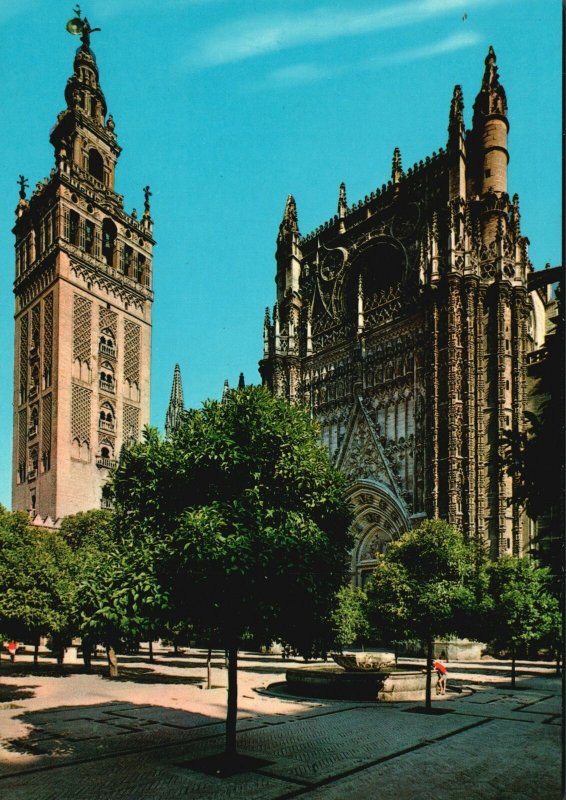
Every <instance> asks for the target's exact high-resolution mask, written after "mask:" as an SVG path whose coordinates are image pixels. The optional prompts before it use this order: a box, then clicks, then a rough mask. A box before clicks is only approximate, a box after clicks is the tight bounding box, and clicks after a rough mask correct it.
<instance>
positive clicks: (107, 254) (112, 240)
mask: <svg viewBox="0 0 566 800" xmlns="http://www.w3.org/2000/svg"><path fill="white" fill-rule="evenodd" d="M116 235H117V231H116V226H115V225H114V223H113V222H112V220H111V219H108V218H106V219H105V220H104V221H103V223H102V255H103V258H104V260H105V261H106V263H107V264H109V265H110V266H111V267H113V266H114V259H115V251H116Z"/></svg>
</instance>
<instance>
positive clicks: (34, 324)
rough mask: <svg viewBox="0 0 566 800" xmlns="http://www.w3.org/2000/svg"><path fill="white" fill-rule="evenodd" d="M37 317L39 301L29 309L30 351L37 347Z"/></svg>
mask: <svg viewBox="0 0 566 800" xmlns="http://www.w3.org/2000/svg"><path fill="white" fill-rule="evenodd" d="M39 317H40V307H39V303H37V304H36V305H35V306H34V307H33V308H32V310H31V349H32V352H33V351H34V350H35V349H39V336H40V333H39Z"/></svg>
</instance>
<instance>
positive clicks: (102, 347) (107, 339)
mask: <svg viewBox="0 0 566 800" xmlns="http://www.w3.org/2000/svg"><path fill="white" fill-rule="evenodd" d="M98 349H99V351H100V352H101V353H103V355H106V356H112V357H113V358H116V342H115V341H114V334H113V333H112V331H111V330H109V329H108V328H105V329H104V330H103V331H102V333H101V334H100V339H99V340H98Z"/></svg>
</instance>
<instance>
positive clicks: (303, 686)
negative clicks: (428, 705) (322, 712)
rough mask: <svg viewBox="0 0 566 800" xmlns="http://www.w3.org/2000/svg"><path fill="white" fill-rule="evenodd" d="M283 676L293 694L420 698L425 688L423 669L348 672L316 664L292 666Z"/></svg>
mask: <svg viewBox="0 0 566 800" xmlns="http://www.w3.org/2000/svg"><path fill="white" fill-rule="evenodd" d="M286 679H287V688H288V689H289V691H290V692H293V693H294V694H298V695H301V696H303V697H324V698H331V699H336V700H380V701H381V702H400V701H403V700H423V699H424V696H425V689H426V673H425V672H423V671H422V670H414V669H403V668H402V667H388V668H387V669H385V670H362V671H351V672H349V671H346V670H345V669H341V668H340V667H336V666H334V665H333V664H316V665H312V666H307V667H291V668H289V669H288V670H287V672H286Z"/></svg>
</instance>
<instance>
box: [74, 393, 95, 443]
mask: <svg viewBox="0 0 566 800" xmlns="http://www.w3.org/2000/svg"><path fill="white" fill-rule="evenodd" d="M91 398H92V392H91V391H90V389H86V388H85V387H84V386H77V384H73V395H72V404H71V439H73V440H74V439H77V440H78V442H79V444H81V445H82V444H83V443H86V444H89V443H90V420H91Z"/></svg>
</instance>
